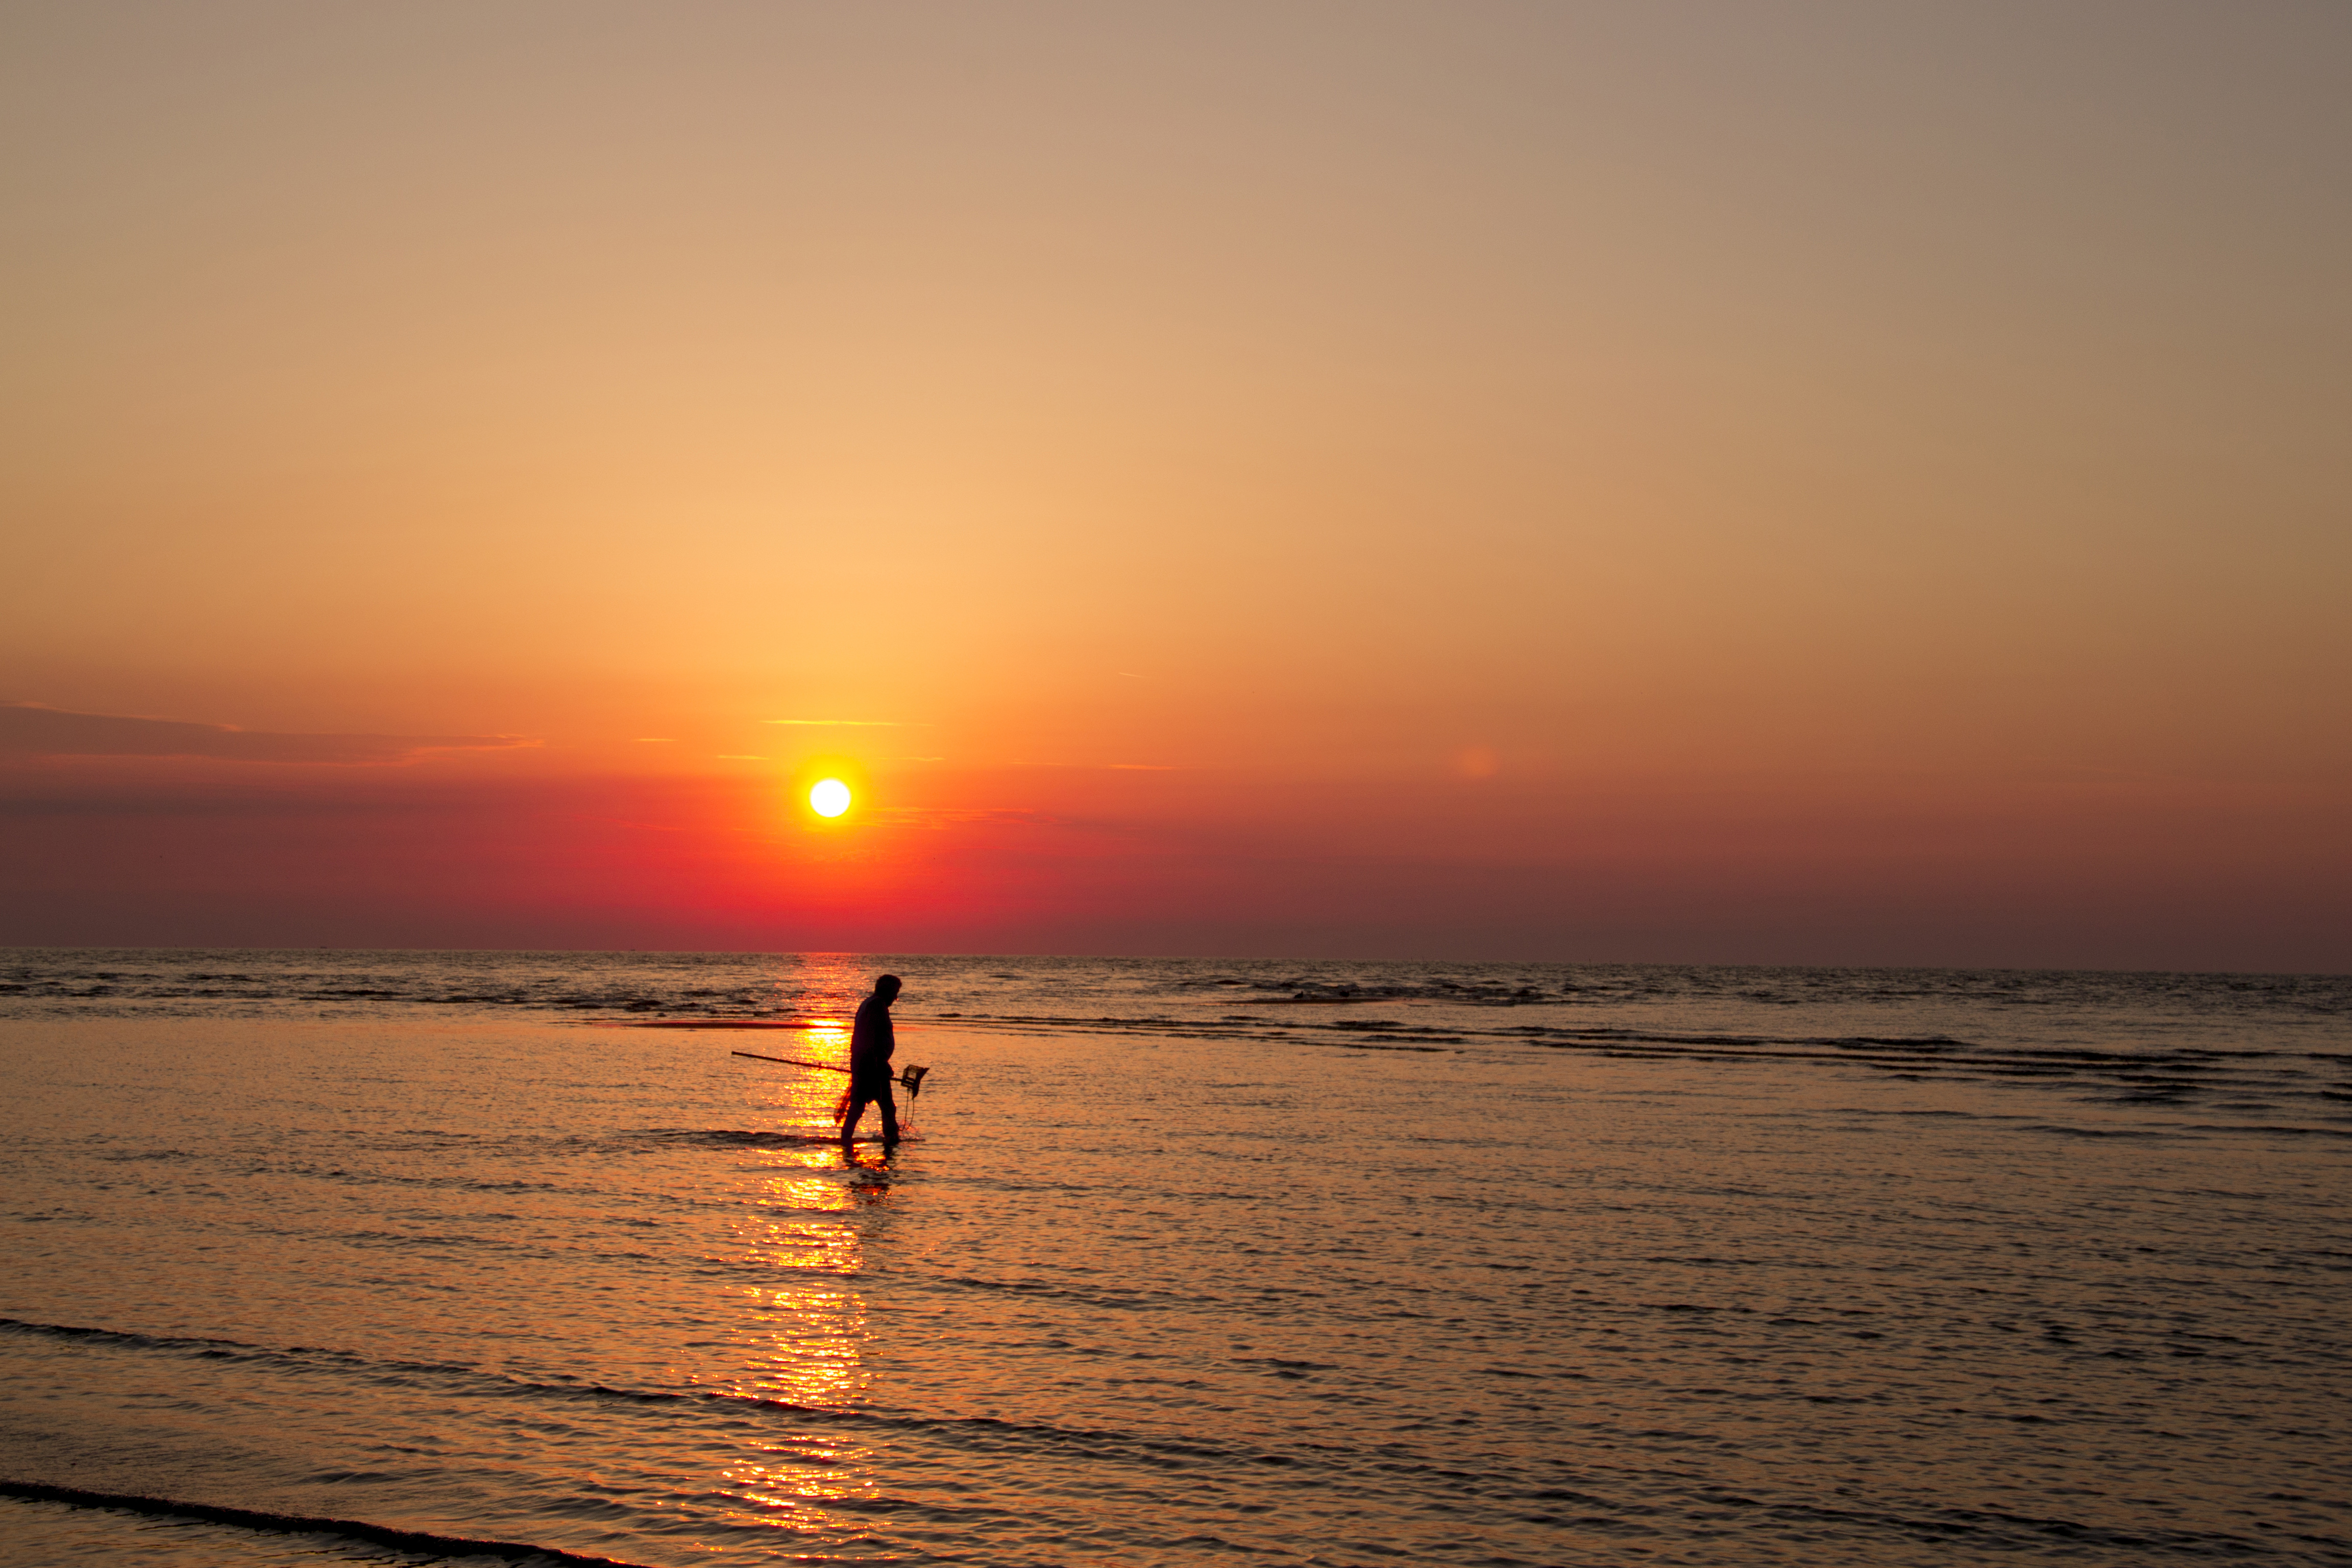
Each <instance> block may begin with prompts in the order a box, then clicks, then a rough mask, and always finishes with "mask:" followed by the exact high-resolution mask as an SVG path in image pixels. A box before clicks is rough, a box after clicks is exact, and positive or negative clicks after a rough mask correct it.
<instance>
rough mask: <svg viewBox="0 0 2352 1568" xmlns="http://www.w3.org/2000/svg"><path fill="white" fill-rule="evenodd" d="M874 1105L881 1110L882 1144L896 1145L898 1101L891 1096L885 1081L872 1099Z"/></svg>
mask: <svg viewBox="0 0 2352 1568" xmlns="http://www.w3.org/2000/svg"><path fill="white" fill-rule="evenodd" d="M874 1103H875V1104H877V1105H878V1106H880V1107H881V1108H882V1142H884V1143H886V1144H887V1143H896V1142H898V1099H897V1097H896V1096H894V1095H892V1094H891V1092H890V1085H889V1083H888V1082H887V1080H885V1082H884V1083H883V1085H882V1092H881V1093H879V1094H877V1095H876V1096H875V1097H874Z"/></svg>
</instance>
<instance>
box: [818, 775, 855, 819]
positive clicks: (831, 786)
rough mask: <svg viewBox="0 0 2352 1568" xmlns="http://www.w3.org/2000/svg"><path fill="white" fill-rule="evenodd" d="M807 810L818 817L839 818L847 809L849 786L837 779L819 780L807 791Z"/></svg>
mask: <svg viewBox="0 0 2352 1568" xmlns="http://www.w3.org/2000/svg"><path fill="white" fill-rule="evenodd" d="M809 809H810V810H811V811H814V812H815V813H816V814H817V815H818V816H840V815H841V814H842V813H843V812H845V811H847V810H848V809H849V786H848V785H847V784H844V783H842V782H841V781H840V780H839V779H819V780H818V781H817V784H816V787H815V788H814V789H812V790H811V791H809Z"/></svg>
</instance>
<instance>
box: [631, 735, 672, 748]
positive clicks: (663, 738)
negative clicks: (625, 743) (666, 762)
mask: <svg viewBox="0 0 2352 1568" xmlns="http://www.w3.org/2000/svg"><path fill="white" fill-rule="evenodd" d="M629 744H631V745H632V746H675V745H677V736H675V735H640V736H638V737H637V738H636V739H635V740H634V741H631V742H629Z"/></svg>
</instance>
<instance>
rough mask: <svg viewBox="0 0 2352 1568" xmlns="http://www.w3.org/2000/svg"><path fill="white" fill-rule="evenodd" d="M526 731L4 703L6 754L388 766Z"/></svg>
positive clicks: (489, 744)
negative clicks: (382, 728) (411, 729)
mask: <svg viewBox="0 0 2352 1568" xmlns="http://www.w3.org/2000/svg"><path fill="white" fill-rule="evenodd" d="M539 743H540V742H537V741H535V740H531V739H530V738H528V737H526V736H521V735H368V734H299V733H279V732H275V731H267V730H240V729H238V728H237V727H236V725H234V724H200V723H190V722H186V721H180V720H173V719H142V718H134V717H131V716H129V715H125V714H118V713H76V712H71V711H69V710H66V709H62V708H47V707H44V706H42V705H41V704H39V703H37V702H6V703H0V757H14V758H37V757H204V758H208V759H211V760H214V761H217V762H233V763H293V764H312V765H317V764H326V765H331V766H341V767H383V766H389V765H394V764H397V763H410V762H415V761H416V760H417V759H418V758H419V757H422V756H424V755H425V753H426V752H483V751H505V750H509V749H512V748H516V747H522V746H536V745H538V744H539Z"/></svg>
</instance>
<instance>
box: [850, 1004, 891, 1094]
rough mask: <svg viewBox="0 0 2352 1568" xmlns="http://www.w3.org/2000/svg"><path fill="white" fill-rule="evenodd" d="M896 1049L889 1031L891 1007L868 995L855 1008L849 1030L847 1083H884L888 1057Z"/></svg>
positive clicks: (888, 1069)
mask: <svg viewBox="0 0 2352 1568" xmlns="http://www.w3.org/2000/svg"><path fill="white" fill-rule="evenodd" d="M897 1050H898V1037H897V1036H895V1035H894V1034H892V1033H891V1030H890V1004H889V1003H887V1002H885V1001H884V1000H882V998H881V997H879V996H868V997H867V998H866V1000H865V1001H863V1002H860V1003H859V1004H858V1005H857V1022H856V1023H855V1024H853V1025H851V1026H850V1027H849V1081H850V1082H851V1083H853V1084H870V1083H887V1082H888V1081H889V1080H890V1058H891V1055H892V1054H893V1053H894V1052H896V1051H897Z"/></svg>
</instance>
